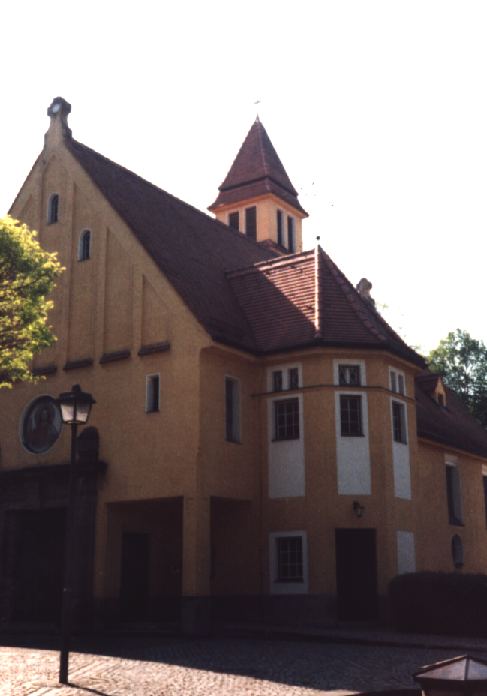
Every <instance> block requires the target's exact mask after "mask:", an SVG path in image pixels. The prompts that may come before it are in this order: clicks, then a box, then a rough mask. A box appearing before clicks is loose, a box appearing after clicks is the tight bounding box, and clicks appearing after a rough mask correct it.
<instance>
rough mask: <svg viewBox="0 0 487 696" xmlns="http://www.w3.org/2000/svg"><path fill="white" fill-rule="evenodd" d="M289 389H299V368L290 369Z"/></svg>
mask: <svg viewBox="0 0 487 696" xmlns="http://www.w3.org/2000/svg"><path fill="white" fill-rule="evenodd" d="M287 374H288V381H289V386H288V388H289V389H299V370H298V368H297V367H290V368H289V370H288V373H287Z"/></svg>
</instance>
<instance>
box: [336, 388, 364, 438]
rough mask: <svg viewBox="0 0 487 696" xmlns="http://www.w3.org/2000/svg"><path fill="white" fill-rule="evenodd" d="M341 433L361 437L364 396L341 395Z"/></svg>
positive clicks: (346, 435)
mask: <svg viewBox="0 0 487 696" xmlns="http://www.w3.org/2000/svg"><path fill="white" fill-rule="evenodd" d="M340 420H341V434H342V436H345V437H360V436H361V435H363V434H364V433H363V429H362V397H361V396H355V395H352V396H349V395H348V394H341V395H340Z"/></svg>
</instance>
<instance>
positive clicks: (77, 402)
mask: <svg viewBox="0 0 487 696" xmlns="http://www.w3.org/2000/svg"><path fill="white" fill-rule="evenodd" d="M94 403H95V400H94V399H93V397H92V396H91V394H88V393H87V392H83V391H81V388H80V386H79V384H76V385H75V386H74V387H73V388H72V390H71V391H70V392H63V393H62V394H60V396H59V399H58V405H59V408H60V410H61V418H62V420H63V423H66V424H78V425H84V424H85V423H86V422H87V421H88V418H89V416H90V411H91V407H92V405H93V404H94Z"/></svg>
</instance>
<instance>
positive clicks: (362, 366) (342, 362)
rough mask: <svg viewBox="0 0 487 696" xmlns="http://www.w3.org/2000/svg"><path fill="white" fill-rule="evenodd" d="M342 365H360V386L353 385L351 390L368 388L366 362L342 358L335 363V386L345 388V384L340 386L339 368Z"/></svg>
mask: <svg viewBox="0 0 487 696" xmlns="http://www.w3.org/2000/svg"><path fill="white" fill-rule="evenodd" d="M340 365H358V366H359V368H360V384H351V385H350V388H351V389H359V388H360V387H366V386H367V375H366V372H365V360H357V359H356V358H342V359H338V360H334V361H333V384H334V385H335V386H336V387H341V388H343V387H345V386H346V385H345V384H340V375H339V368H340Z"/></svg>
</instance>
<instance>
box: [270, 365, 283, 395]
mask: <svg viewBox="0 0 487 696" xmlns="http://www.w3.org/2000/svg"><path fill="white" fill-rule="evenodd" d="M272 390H273V391H282V370H274V372H273V373H272Z"/></svg>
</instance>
